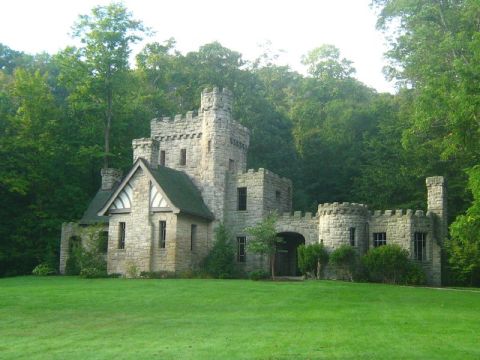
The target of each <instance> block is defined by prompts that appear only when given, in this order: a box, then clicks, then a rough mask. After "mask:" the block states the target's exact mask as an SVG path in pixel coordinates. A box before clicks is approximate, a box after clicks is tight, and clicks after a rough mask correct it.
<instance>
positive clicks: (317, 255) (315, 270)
mask: <svg viewBox="0 0 480 360" xmlns="http://www.w3.org/2000/svg"><path fill="white" fill-rule="evenodd" d="M297 257H298V268H299V270H300V272H301V273H302V274H303V275H304V276H308V275H309V274H311V275H313V276H314V277H315V278H317V279H320V278H321V277H322V275H323V274H322V273H323V270H324V269H325V266H326V265H327V264H328V258H329V256H328V252H327V250H326V249H325V247H324V246H323V244H309V245H303V244H302V245H300V246H299V247H298V248H297Z"/></svg>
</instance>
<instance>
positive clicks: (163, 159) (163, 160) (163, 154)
mask: <svg viewBox="0 0 480 360" xmlns="http://www.w3.org/2000/svg"><path fill="white" fill-rule="evenodd" d="M160 165H162V166H165V150H162V151H160Z"/></svg>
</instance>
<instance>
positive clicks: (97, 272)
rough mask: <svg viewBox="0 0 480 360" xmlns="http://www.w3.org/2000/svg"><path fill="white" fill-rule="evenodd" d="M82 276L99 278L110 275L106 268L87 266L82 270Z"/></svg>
mask: <svg viewBox="0 0 480 360" xmlns="http://www.w3.org/2000/svg"><path fill="white" fill-rule="evenodd" d="M80 277H82V278H85V279H97V278H106V277H109V276H108V274H107V271H106V270H105V269H98V268H94V267H85V268H82V270H80Z"/></svg>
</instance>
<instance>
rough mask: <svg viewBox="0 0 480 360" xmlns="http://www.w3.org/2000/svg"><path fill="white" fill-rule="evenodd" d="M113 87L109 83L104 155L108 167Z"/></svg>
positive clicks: (104, 165) (104, 164)
mask: <svg viewBox="0 0 480 360" xmlns="http://www.w3.org/2000/svg"><path fill="white" fill-rule="evenodd" d="M112 103H113V89H112V85H111V84H109V85H107V113H106V114H105V115H106V119H105V154H104V155H103V167H104V168H105V169H107V168H108V165H109V163H108V162H109V161H108V160H109V156H110V130H111V127H112V113H113V109H112V108H113V104H112Z"/></svg>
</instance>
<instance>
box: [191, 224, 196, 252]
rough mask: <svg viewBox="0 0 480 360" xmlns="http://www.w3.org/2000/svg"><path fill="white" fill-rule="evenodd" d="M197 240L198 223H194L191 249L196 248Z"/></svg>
mask: <svg viewBox="0 0 480 360" xmlns="http://www.w3.org/2000/svg"><path fill="white" fill-rule="evenodd" d="M196 240H197V225H195V224H192V226H191V229H190V250H191V251H193V249H195V243H196Z"/></svg>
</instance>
